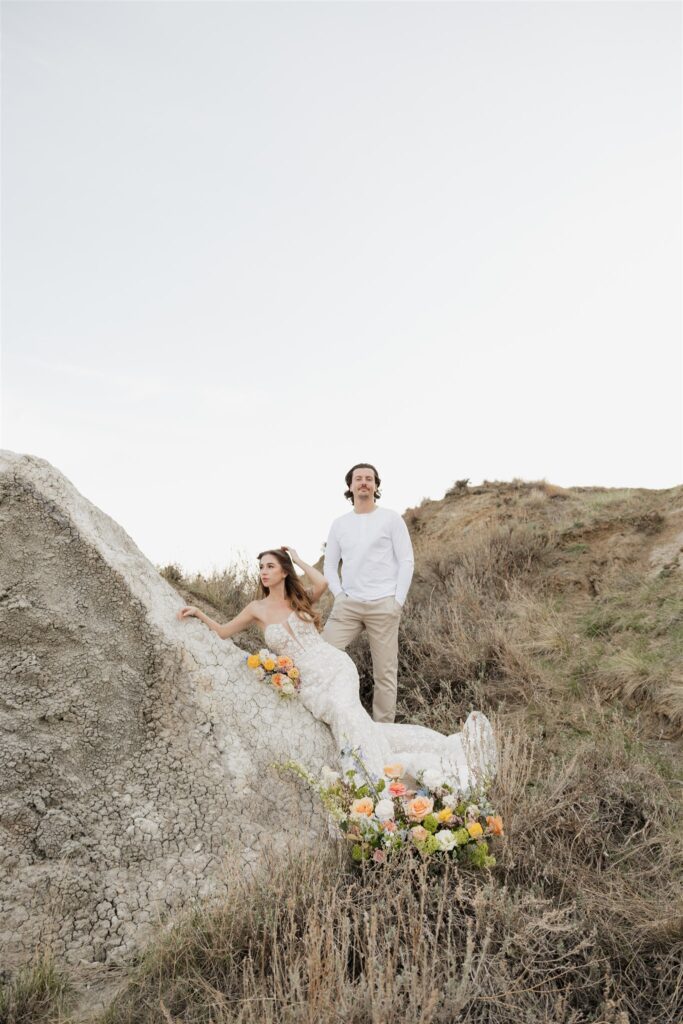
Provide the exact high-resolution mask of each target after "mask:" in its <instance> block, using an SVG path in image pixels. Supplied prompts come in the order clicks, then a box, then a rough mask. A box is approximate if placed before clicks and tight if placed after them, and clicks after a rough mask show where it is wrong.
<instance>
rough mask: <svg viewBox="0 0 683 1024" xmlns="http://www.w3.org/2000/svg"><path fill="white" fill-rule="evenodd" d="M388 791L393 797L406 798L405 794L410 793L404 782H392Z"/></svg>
mask: <svg viewBox="0 0 683 1024" xmlns="http://www.w3.org/2000/svg"><path fill="white" fill-rule="evenodd" d="M388 790H389V792H390V793H391V795H392V796H405V794H406V793H407V792H408V790H407V788H406V787H405V786H404V785H403V783H402V782H392V783H391V785H390V786H389V787H388Z"/></svg>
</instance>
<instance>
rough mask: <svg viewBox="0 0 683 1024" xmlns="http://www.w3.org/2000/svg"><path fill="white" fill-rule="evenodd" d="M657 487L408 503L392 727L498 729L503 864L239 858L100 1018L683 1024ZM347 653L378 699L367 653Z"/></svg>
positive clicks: (210, 590) (219, 592) (671, 603)
mask: <svg viewBox="0 0 683 1024" xmlns="http://www.w3.org/2000/svg"><path fill="white" fill-rule="evenodd" d="M655 496H656V492H652V493H648V492H642V491H641V492H630V491H604V490H600V489H573V490H571V491H566V490H564V489H562V488H555V487H553V485H551V484H548V483H547V482H546V481H535V482H533V483H525V482H524V481H513V482H512V483H511V484H500V485H497V484H485V485H484V486H483V487H481V488H476V489H473V488H469V489H468V488H467V487H460V488H457V493H453V494H451V495H450V496H448V497H447V498H445V499H444V500H443V501H442V502H440V503H430V502H426V503H423V506H421V507H420V508H419V509H414V510H411V516H410V524H411V529H412V530H413V531H414V537H415V539H416V542H417V543H416V548H417V566H416V575H415V581H414V585H413V587H412V589H411V595H410V598H409V601H408V603H407V605H406V608H405V611H404V614H403V617H402V622H401V634H400V652H401V654H400V658H401V660H400V689H399V717H400V718H403V719H406V720H410V721H416V722H421V723H423V724H425V725H429V726H432V727H434V728H437V729H439V730H441V731H444V732H450V731H453V729H454V728H455V727H456V725H457V721H458V719H462V718H464V716H465V715H466V714H467V712H468V711H469V710H470V709H471V708H472V707H483V708H484V709H485V710H487V711H488V712H489V713H490V714H491V715H492V716H493V718H494V720H495V722H496V728H497V731H498V739H499V747H500V749H501V751H502V762H501V766H500V771H499V775H498V778H497V781H496V787H495V793H494V799H495V802H496V805H497V806H498V807H499V809H500V811H501V813H502V814H503V817H504V819H505V823H506V837H505V840H504V841H503V842H502V843H500V844H499V847H498V849H497V850H496V855H497V858H498V862H497V865H496V867H495V868H494V869H493V871H492V872H491V873H487V874H481V873H480V874H475V873H473V872H467V871H464V872H461V873H456V872H455V871H454V870H453V869H452V868H444V869H441V870H434V868H432V869H430V870H427V869H426V868H425V866H424V865H422V864H421V863H419V861H418V862H416V861H415V860H412V861H411V860H409V859H404V860H402V861H397V862H396V863H394V864H391V865H388V866H386V867H385V868H383V869H380V870H377V869H373V868H372V867H370V868H366V869H364V870H362V871H360V872H356V871H352V870H351V869H350V866H349V864H348V861H347V858H346V855H345V851H343V850H342V851H336V852H335V851H334V850H332V851H330V850H327V851H321V852H320V853H318V854H313V853H307V854H305V855H303V854H299V855H297V854H296V853H293V854H292V856H291V857H290V858H288V859H285V860H280V861H277V862H273V863H272V864H270V865H267V866H266V870H265V871H264V873H263V875H262V876H261V877H260V878H259V879H256V880H251V881H248V880H246V879H245V878H243V877H242V876H241V873H240V871H239V867H237V868H236V870H235V873H234V877H233V878H232V880H231V885H232V893H231V896H230V898H229V899H228V900H226V902H225V904H224V905H223V906H222V907H221V908H220V909H218V910H214V911H207V910H201V909H200V910H196V911H195V912H193V913H191V914H189V913H188V914H186V915H185V916H184V917H183V918H182V919H181V920H180V921H179V922H178V924H177V926H176V927H175V928H174V929H173V930H172V931H171V932H170V933H168V934H166V935H165V936H164V938H163V939H160V940H159V942H158V944H156V945H154V946H152V947H150V949H148V950H147V951H146V952H145V954H144V956H143V957H141V959H140V961H139V962H138V963H137V965H136V966H135V967H134V968H132V970H131V973H130V979H129V985H128V988H127V989H126V990H125V991H124V993H123V994H122V995H121V996H120V997H119V998H117V999H116V1000H115V1001H114V1003H113V1004H112V1005H111V1006H110V1008H109V1010H108V1011H107V1013H106V1014H105V1015H104V1017H103V1018H102V1020H101V1022H100V1024H156V1022H159V1024H161V1022H163V1024H169V1022H180V1021H182V1022H183V1024H209V1022H212V1024H228V1022H235V1024H238V1022H239V1024H256V1022H259V1024H260V1022H264V1024H269V1022H271V1024H276V1022H277V1024H280V1022H282V1024H299V1022H309V1021H310V1022H313V1021H315V1022H318V1021H323V1022H325V1024H326V1022H328V1021H329V1022H334V1021H344V1022H347V1021H348V1022H351V1024H354V1022H357V1024H366V1022H367V1024H370V1022H372V1024H393V1022H395V1021H396V1020H399V1019H404V1018H407V1019H410V1020H412V1021H414V1022H416V1024H417V1022H423V1024H432V1022H434V1024H440V1022H443V1024H446V1022H448V1024H451V1022H455V1021H458V1022H462V1024H470V1022H471V1024H475V1022H477V1024H479V1022H481V1024H484V1022H486V1024H522V1022H524V1024H551V1022H552V1024H641V1022H642V1024H646V1022H647V1024H680V1022H681V1020H683V974H682V968H681V964H682V963H683V908H682V907H681V902H680V879H681V867H682V858H681V853H682V844H683V840H682V837H681V821H680V806H681V805H680V801H679V794H678V787H680V784H681V782H680V769H679V767H678V766H677V764H676V762H675V760H674V759H673V757H671V756H670V755H669V754H668V753H667V744H666V743H664V742H662V741H659V742H658V743H655V742H654V741H653V740H651V739H650V740H647V743H646V742H644V737H646V736H647V734H648V733H649V734H650V735H651V734H652V731H653V722H654V723H655V724H656V726H657V728H659V731H660V735H662V734H665V735H669V736H671V737H674V736H677V735H679V734H680V732H681V731H682V730H683V687H682V685H681V675H680V665H681V664H682V663H683V657H682V655H683V599H682V598H681V596H680V582H679V575H678V573H676V572H673V571H671V572H662V573H660V574H659V575H657V576H655V577H652V575H649V576H648V575H647V573H646V571H645V566H646V565H647V559H646V546H647V544H649V543H652V542H653V541H652V537H653V536H656V535H657V534H658V533H659V532H660V531H664V530H665V529H666V528H667V518H666V517H667V514H668V513H667V508H674V507H675V506H676V503H678V504H680V497H681V496H683V495H678V496H677V497H675V498H674V499H672V500H671V502H670V504H669V506H667V505H666V495H664V497H663V498H662V500H661V501H660V502H659V504H657V503H656V501H655ZM456 516H459V517H461V518H454V517H456ZM677 528H678V529H679V528H680V527H677ZM643 552H645V554H643ZM169 569H170V571H168V572H165V575H166V576H167V578H169V579H170V580H171V582H173V583H174V585H175V586H177V587H178V589H179V590H180V592H181V593H182V594H183V596H184V597H186V598H187V599H192V600H195V601H196V602H197V603H199V602H202V601H203V602H206V603H207V610H209V608H213V609H214V610H215V611H216V612H218V613H219V617H223V618H229V617H232V616H233V615H235V614H236V612H237V611H238V610H239V609H240V608H241V607H243V606H244V604H245V603H246V602H247V601H248V600H250V599H251V597H252V596H253V586H254V582H255V580H254V577H253V575H251V574H250V573H249V572H248V571H246V570H244V569H243V568H240V567H237V568H235V569H230V570H228V571H227V572H226V573H224V574H219V573H216V574H214V575H213V576H212V577H210V578H204V577H194V578H193V579H183V578H175V579H174V576H175V572H174V567H169ZM181 577H182V574H181ZM253 639H254V638H251V637H246V638H242V642H243V644H244V645H247V644H249V643H251V642H252V641H253ZM350 653H352V655H353V656H354V658H355V660H356V662H357V664H358V666H359V671H360V675H361V692H362V696H363V699H364V700H365V701H366V706H367V705H368V704H369V701H370V695H371V679H372V672H371V662H370V657H369V651H368V649H367V644H366V643H365V641H363V640H361V641H359V643H358V644H357V645H355V646H354V648H353V649H352V650H351V651H350ZM36 986H37V990H41V982H40V977H39V976H38V975H36ZM29 990H30V985H28V986H25V996H26V998H28V1000H29V1002H30V991H29ZM42 991H45V987H43V989H42ZM53 992H55V993H56V989H55V988H54V986H53ZM6 993H7V990H5V996H4V997H0V998H5V1002H4V1003H2V1002H0V1006H3V1007H6V1006H7V1005H8V1004H7V994H6ZM60 998H61V997H60ZM17 1005H18V1004H17ZM26 1005H29V1003H27V1004H26ZM36 1005H37V1004H36ZM6 1012H7V1011H6V1010H5V1013H6ZM13 1012H15V1011H13ZM41 1012H42V1011H41ZM56 1012H57V1011H56ZM57 1016H59V1013H58V1012H57ZM48 1019H50V1018H49V1017H47V1016H43V1017H42V1018H41V1017H40V1016H37V1017H36V1020H45V1021H47V1020H48ZM60 1019H62V1018H60ZM0 1020H3V1022H4V1021H5V1020H6V1021H7V1024H9V1022H10V1021H11V1024H15V1022H16V1024H18V1022H19V1021H22V1022H23V1021H26V1022H27V1021H28V1018H27V1017H21V1016H16V1015H15V1017H8V1016H6V1017H5V1018H1V1017H0Z"/></svg>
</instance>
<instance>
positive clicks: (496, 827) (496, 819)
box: [486, 814, 503, 836]
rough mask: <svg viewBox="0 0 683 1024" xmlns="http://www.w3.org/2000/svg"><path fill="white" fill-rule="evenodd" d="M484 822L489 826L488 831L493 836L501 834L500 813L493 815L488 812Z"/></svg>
mask: <svg viewBox="0 0 683 1024" xmlns="http://www.w3.org/2000/svg"><path fill="white" fill-rule="evenodd" d="M486 824H487V825H488V827H489V831H490V832H491V835H494V836H502V835H503V819H502V818H501V817H500V815H498V814H495V815H492V814H489V815H487V817H486Z"/></svg>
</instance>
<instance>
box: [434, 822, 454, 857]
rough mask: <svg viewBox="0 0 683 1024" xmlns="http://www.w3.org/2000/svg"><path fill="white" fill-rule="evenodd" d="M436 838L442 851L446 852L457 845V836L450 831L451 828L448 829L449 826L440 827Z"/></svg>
mask: <svg viewBox="0 0 683 1024" xmlns="http://www.w3.org/2000/svg"><path fill="white" fill-rule="evenodd" d="M434 838H435V839H436V841H437V843H438V844H439V849H440V850H441V851H443V852H444V853H446V852H447V851H448V850H452V849H453V847H454V846H455V845H456V842H455V836H454V835H453V833H452V832H451V831H450V829H447V828H442V829H440V830H439V831H438V832H437V833H436V835H435V836H434Z"/></svg>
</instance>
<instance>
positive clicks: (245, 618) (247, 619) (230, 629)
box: [178, 601, 258, 640]
mask: <svg viewBox="0 0 683 1024" xmlns="http://www.w3.org/2000/svg"><path fill="white" fill-rule="evenodd" d="M254 604H255V602H254V601H252V602H251V604H248V605H247V607H246V608H243V609H242V611H241V612H240V613H239V615H236V616H235V618H234V619H231V620H230V622H224V623H223V625H221V624H220V622H214V620H213V619H210V618H209V616H208V615H205V614H204V612H203V611H201V610H200V609H199V608H194V607H192V606H190V607H188V608H181V610H180V611H179V612H178V618H179V619H189V618H191V617H192V616H194V617H195V618H197V619H201V621H202V622H203V623H204V624H205V625H207V626H208V627H209V629H212V630H213V631H214V633H216V634H217V635H218V636H219V637H220V638H221V640H227V639H228V637H229V636H234V635H235V633H239V632H241V630H243V629H246V628H247V626H251V624H252V623H253V622H257V621H258V620H257V618H256V616H255V615H254Z"/></svg>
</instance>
